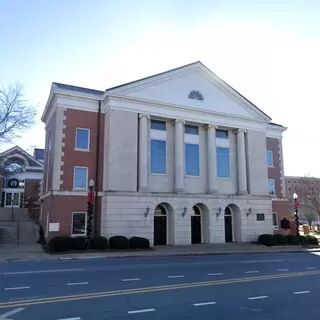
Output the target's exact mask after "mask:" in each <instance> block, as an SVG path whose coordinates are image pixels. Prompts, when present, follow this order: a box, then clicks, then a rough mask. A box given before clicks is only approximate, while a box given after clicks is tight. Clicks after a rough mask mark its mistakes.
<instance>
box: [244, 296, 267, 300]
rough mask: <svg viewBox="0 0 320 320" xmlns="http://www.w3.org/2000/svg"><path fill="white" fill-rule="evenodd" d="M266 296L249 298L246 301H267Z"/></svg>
mask: <svg viewBox="0 0 320 320" xmlns="http://www.w3.org/2000/svg"><path fill="white" fill-rule="evenodd" d="M267 298H268V296H258V297H249V298H248V300H259V299H267Z"/></svg>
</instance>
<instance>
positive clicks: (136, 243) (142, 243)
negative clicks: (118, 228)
mask: <svg viewBox="0 0 320 320" xmlns="http://www.w3.org/2000/svg"><path fill="white" fill-rule="evenodd" d="M129 244H130V248H132V249H148V248H150V242H149V240H148V239H146V238H142V237H132V238H130V239H129Z"/></svg>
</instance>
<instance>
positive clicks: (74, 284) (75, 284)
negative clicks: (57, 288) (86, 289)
mask: <svg viewBox="0 0 320 320" xmlns="http://www.w3.org/2000/svg"><path fill="white" fill-rule="evenodd" d="M88 283H89V282H73V283H67V286H80V285H82V284H88Z"/></svg>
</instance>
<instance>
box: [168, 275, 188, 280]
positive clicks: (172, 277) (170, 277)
mask: <svg viewBox="0 0 320 320" xmlns="http://www.w3.org/2000/svg"><path fill="white" fill-rule="evenodd" d="M168 278H169V279H175V278H184V276H182V275H181V276H168Z"/></svg>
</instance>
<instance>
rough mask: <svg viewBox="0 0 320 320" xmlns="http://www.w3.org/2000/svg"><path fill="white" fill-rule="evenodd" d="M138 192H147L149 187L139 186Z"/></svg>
mask: <svg viewBox="0 0 320 320" xmlns="http://www.w3.org/2000/svg"><path fill="white" fill-rule="evenodd" d="M138 190H139V192H149V188H148V187H139V189H138Z"/></svg>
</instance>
